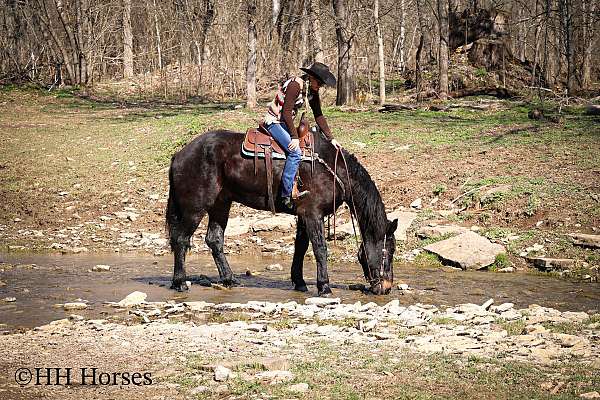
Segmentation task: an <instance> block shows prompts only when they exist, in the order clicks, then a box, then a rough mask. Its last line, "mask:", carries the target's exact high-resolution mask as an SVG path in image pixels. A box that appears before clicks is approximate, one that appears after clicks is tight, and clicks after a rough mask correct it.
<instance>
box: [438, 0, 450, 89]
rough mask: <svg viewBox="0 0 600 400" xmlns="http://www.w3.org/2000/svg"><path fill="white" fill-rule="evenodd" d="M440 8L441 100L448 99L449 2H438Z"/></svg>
mask: <svg viewBox="0 0 600 400" xmlns="http://www.w3.org/2000/svg"><path fill="white" fill-rule="evenodd" d="M437 8H438V32H439V35H440V37H439V41H438V72H439V88H438V91H439V96H440V99H442V100H446V99H447V98H448V30H449V28H448V0H437Z"/></svg>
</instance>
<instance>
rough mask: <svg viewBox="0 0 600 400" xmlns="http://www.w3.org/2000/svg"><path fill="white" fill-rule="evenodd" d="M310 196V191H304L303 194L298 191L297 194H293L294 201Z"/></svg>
mask: <svg viewBox="0 0 600 400" xmlns="http://www.w3.org/2000/svg"><path fill="white" fill-rule="evenodd" d="M308 194H310V191H308V190H303V191H301V192H299V191H297V190H296V193H293V194H292V199H294V200H299V199H301V198H303V197H304V196H306V195H308Z"/></svg>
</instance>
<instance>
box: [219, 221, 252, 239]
mask: <svg viewBox="0 0 600 400" xmlns="http://www.w3.org/2000/svg"><path fill="white" fill-rule="evenodd" d="M249 231H250V223H249V222H248V219H247V218H240V217H235V218H231V219H230V220H229V221H228V222H227V228H225V236H226V237H231V236H239V235H244V234H246V233H248V232H249Z"/></svg>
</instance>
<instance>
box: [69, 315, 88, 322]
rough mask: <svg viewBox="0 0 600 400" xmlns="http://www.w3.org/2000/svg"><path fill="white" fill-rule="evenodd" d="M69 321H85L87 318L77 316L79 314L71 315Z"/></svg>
mask: <svg viewBox="0 0 600 400" xmlns="http://www.w3.org/2000/svg"><path fill="white" fill-rule="evenodd" d="M68 318H69V321H83V320H84V319H85V318H83V317H82V316H81V315H77V314H71V315H69V317H68Z"/></svg>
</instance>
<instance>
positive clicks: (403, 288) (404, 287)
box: [398, 283, 410, 290]
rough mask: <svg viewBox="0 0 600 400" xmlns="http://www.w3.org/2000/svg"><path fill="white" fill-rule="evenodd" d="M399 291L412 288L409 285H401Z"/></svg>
mask: <svg viewBox="0 0 600 400" xmlns="http://www.w3.org/2000/svg"><path fill="white" fill-rule="evenodd" d="M398 290H410V286H408V284H407V283H399V284H398Z"/></svg>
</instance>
